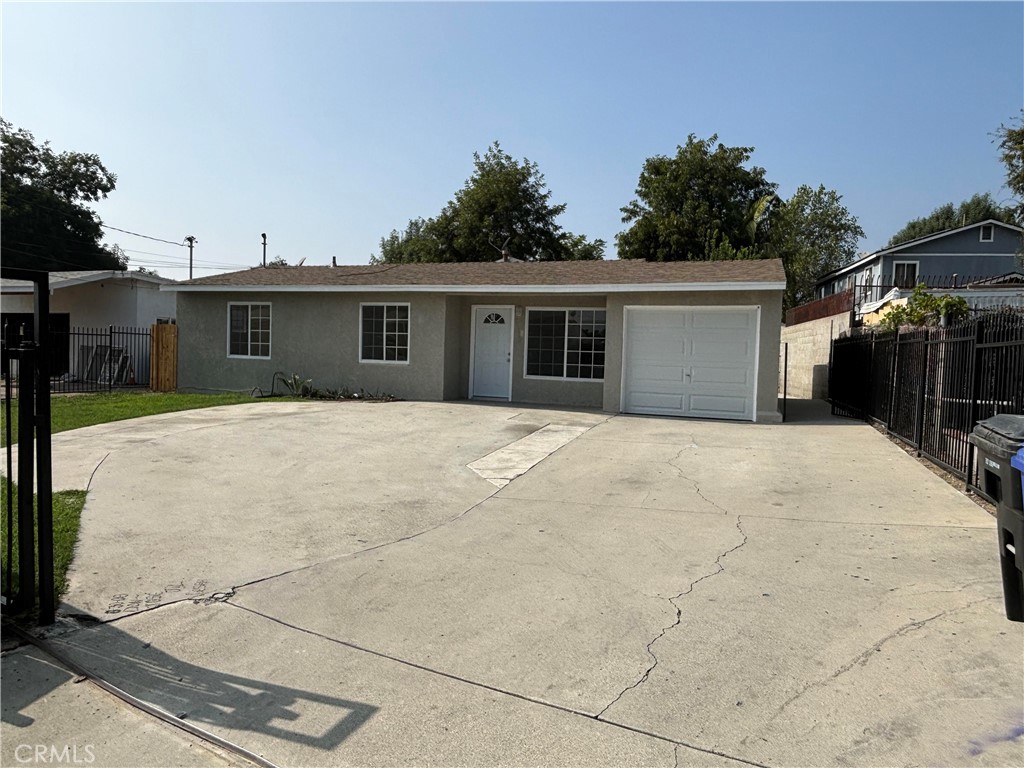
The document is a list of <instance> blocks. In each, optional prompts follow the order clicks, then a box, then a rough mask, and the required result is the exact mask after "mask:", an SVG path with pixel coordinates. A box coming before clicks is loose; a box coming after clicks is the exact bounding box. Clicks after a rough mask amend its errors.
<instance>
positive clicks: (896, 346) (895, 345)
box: [885, 328, 900, 430]
mask: <svg viewBox="0 0 1024 768" xmlns="http://www.w3.org/2000/svg"><path fill="white" fill-rule="evenodd" d="M899 355H900V329H899V328H897V329H896V335H895V336H893V337H892V361H891V362H890V363H889V368H890V371H889V407H888V408H886V411H887V413H886V414H885V428H886V429H887V430H888V429H891V428H892V419H893V416H894V415H895V414H896V362H897V359H898V358H899Z"/></svg>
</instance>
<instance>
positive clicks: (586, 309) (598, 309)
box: [523, 307, 608, 383]
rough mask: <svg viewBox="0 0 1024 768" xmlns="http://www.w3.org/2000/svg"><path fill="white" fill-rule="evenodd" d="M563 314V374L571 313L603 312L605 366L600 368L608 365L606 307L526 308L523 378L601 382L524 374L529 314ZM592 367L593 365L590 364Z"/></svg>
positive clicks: (566, 364) (567, 352) (567, 349)
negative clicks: (532, 312) (534, 312)
mask: <svg viewBox="0 0 1024 768" xmlns="http://www.w3.org/2000/svg"><path fill="white" fill-rule="evenodd" d="M531 311H536V312H565V339H564V340H563V343H564V347H563V349H562V371H563V372H564V371H565V369H566V366H568V365H569V313H570V312H573V311H579V312H604V327H605V364H604V365H602V366H601V367H602V368H605V367H606V366H607V364H608V349H607V346H608V308H607V307H527V308H526V315H525V316H524V318H523V323H524V327H523V339H524V341H523V378H524V379H530V380H533V381H583V382H591V383H593V382H603V381H604V378H600V379H580V378H574V377H572V376H538V375H536V374H528V373H527V372H526V366H527V365H528V362H529V361H528V358H529V356H530V312H531ZM591 367H593V363H591Z"/></svg>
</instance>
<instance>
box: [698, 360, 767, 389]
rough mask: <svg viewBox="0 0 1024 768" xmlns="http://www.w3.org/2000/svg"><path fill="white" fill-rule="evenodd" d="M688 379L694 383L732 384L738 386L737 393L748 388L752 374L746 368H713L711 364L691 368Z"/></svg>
mask: <svg viewBox="0 0 1024 768" xmlns="http://www.w3.org/2000/svg"><path fill="white" fill-rule="evenodd" d="M690 381H691V382H692V383H693V384H694V385H697V384H732V385H735V386H736V387H738V388H739V390H738V391H737V394H742V393H743V392H746V391H747V390H749V389H750V387H751V385H752V384H753V375H752V374H751V371H750V369H748V368H715V367H711V366H707V367H698V368H694V369H693V373H692V374H691V375H690Z"/></svg>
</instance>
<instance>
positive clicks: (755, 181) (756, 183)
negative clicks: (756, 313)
mask: <svg viewBox="0 0 1024 768" xmlns="http://www.w3.org/2000/svg"><path fill="white" fill-rule="evenodd" d="M717 141H718V135H717V134H715V135H713V136H711V137H710V138H708V139H698V138H697V137H696V136H695V135H694V134H692V133H691V134H690V135H689V137H688V138H687V140H686V146H679V147H677V148H676V154H675V157H667V156H665V155H657V156H655V157H651V158H648V159H647V161H646V162H645V163H644V167H643V170H642V171H641V173H640V179H639V181H638V182H637V188H636V195H637V199H635V200H633V201H631V202H630V203H629V204H628V205H626V206H625V207H623V208H622V222H623V223H624V224H629V225H630V227H629V229H627V230H626V231H624V232H620V233H619V234H618V235H617V236H616V238H615V239H616V243H617V245H618V250H619V258H622V259H647V260H648V261H706V260H712V259H722V258H726V259H736V258H758V257H759V256H760V255H761V254H760V252H759V244H758V242H757V234H758V232H759V231H760V230H761V229H763V228H764V227H763V225H764V224H766V223H767V222H769V221H770V218H771V213H770V209H771V207H772V206H773V205H774V204H775V196H774V194H775V189H776V185H775V184H772V183H771V182H769V181H768V180H767V179H766V178H765V171H764V169H763V168H759V167H757V166H754V167H752V168H746V167H745V164H746V163H748V162H749V161H750V158H751V155H752V153H753V151H754V148H753V147H727V146H725V145H724V144H718V145H717V147H716V146H715V142H717Z"/></svg>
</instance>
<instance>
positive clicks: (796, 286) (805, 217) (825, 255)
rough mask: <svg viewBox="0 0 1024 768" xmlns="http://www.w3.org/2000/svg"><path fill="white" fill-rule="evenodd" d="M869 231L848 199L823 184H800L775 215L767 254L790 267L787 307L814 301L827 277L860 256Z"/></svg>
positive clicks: (787, 269) (786, 297) (777, 209)
mask: <svg viewBox="0 0 1024 768" xmlns="http://www.w3.org/2000/svg"><path fill="white" fill-rule="evenodd" d="M862 237H864V230H863V229H862V228H861V226H860V224H858V223H857V217H856V216H854V215H853V214H852V213H850V212H849V211H848V210H847V209H846V206H844V205H843V204H842V196H841V195H839V194H838V193H837V192H835V191H834V190H831V189H825V187H824V186H822V185H819V186H818V188H817V189H813V188H812V187H809V186H807V185H806V184H805V185H802V186H800V187H799V188H798V189H797V190H796V192H794V193H793V196H792V197H791V198H789V200H787V201H785V202H784V203H782V204H780V205H779V206H778V207H777V208H776V209H775V211H774V212H773V217H772V222H771V228H770V235H769V240H768V248H767V249H766V251H767V255H769V256H777V257H778V258H781V259H782V262H783V264H784V265H785V268H786V295H785V301H784V306H785V308H786V309H789V308H790V307H795V306H798V305H800V304H804V303H805V302H808V301H811V300H812V299H813V298H814V284H815V282H816V281H817V279H818V278H819V277H821V275H823V274H825V273H826V272H831V271H832V270H833V269H838V268H839V267H841V266H843V265H844V264H846V263H847V262H849V261H851V260H852V259H853V258H854V256H855V255H856V254H857V242H858V241H859V240H860V238H862Z"/></svg>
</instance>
